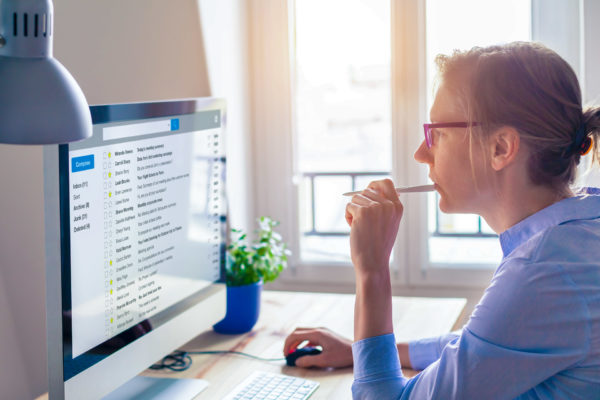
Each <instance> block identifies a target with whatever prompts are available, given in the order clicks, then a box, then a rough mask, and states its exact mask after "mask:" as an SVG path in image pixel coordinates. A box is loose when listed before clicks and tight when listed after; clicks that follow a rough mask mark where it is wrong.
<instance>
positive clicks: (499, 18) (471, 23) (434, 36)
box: [425, 0, 531, 268]
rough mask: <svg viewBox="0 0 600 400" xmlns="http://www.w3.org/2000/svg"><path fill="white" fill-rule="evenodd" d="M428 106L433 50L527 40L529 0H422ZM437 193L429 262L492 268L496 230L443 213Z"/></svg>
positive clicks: (431, 211)
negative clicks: (424, 5)
mask: <svg viewBox="0 0 600 400" xmlns="http://www.w3.org/2000/svg"><path fill="white" fill-rule="evenodd" d="M425 26H426V35H425V37H426V64H427V88H426V90H425V93H426V94H427V107H426V109H427V110H429V109H430V108H431V106H432V104H433V95H434V93H435V76H436V72H437V71H436V66H435V57H436V55H437V54H452V51H453V50H454V49H462V50H464V49H470V48H472V47H474V46H481V47H484V46H489V45H492V44H499V43H507V42H513V41H517V40H519V41H529V40H531V2H530V1H527V0H497V1H480V0H454V1H451V2H450V1H444V0H428V1H427V2H426V20H425ZM437 198H438V195H437V194H436V193H430V194H429V202H428V219H429V235H430V236H429V240H428V253H429V262H430V263H432V264H438V265H440V266H442V267H446V268H449V267H450V268H451V267H452V266H456V265H463V266H471V267H475V268H490V267H491V268H495V267H496V266H497V265H498V263H499V262H500V260H501V259H502V251H501V249H500V244H499V242H498V238H497V236H496V234H495V233H494V232H493V231H492V230H491V229H490V227H489V226H488V225H487V224H486V223H485V221H484V220H483V219H482V218H481V217H479V216H477V215H464V214H443V213H441V212H440V211H439V209H438V207H437V203H438V201H437Z"/></svg>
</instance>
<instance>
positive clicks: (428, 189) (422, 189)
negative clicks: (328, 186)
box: [344, 185, 435, 196]
mask: <svg viewBox="0 0 600 400" xmlns="http://www.w3.org/2000/svg"><path fill="white" fill-rule="evenodd" d="M434 190H435V186H434V185H421V186H411V187H405V188H396V193H419V192H433V191H434ZM359 193H362V190H359V191H358V192H348V193H344V196H354V195H355V194H359Z"/></svg>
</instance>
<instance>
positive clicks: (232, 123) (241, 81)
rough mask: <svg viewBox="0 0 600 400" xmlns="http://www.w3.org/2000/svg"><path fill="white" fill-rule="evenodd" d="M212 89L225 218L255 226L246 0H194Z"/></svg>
mask: <svg viewBox="0 0 600 400" xmlns="http://www.w3.org/2000/svg"><path fill="white" fill-rule="evenodd" d="M199 2H200V10H201V12H200V14H201V17H202V31H203V34H204V39H205V40H204V42H205V45H206V54H207V63H208V72H209V77H210V85H211V88H212V95H213V96H216V97H222V98H225V99H226V100H227V157H228V159H227V193H228V201H229V211H230V222H231V226H232V227H235V228H242V229H244V230H246V231H248V230H250V231H252V230H254V229H255V226H254V221H253V219H254V216H253V214H252V211H251V210H253V202H252V200H253V198H254V197H253V196H252V193H253V189H252V188H253V187H254V184H253V174H252V169H251V160H252V141H251V136H250V127H251V124H250V109H251V108H250V103H249V94H248V91H249V82H248V81H249V68H248V65H249V54H248V18H247V14H248V11H247V5H246V0H218V1H217V0H199Z"/></svg>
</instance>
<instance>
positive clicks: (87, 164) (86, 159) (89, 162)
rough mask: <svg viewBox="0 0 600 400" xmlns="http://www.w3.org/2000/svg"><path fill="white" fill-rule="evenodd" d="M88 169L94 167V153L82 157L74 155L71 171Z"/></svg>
mask: <svg viewBox="0 0 600 400" xmlns="http://www.w3.org/2000/svg"><path fill="white" fill-rule="evenodd" d="M88 169H94V155H93V154H89V155H87V156H81V157H73V158H72V159H71V172H79V171H85V170H88Z"/></svg>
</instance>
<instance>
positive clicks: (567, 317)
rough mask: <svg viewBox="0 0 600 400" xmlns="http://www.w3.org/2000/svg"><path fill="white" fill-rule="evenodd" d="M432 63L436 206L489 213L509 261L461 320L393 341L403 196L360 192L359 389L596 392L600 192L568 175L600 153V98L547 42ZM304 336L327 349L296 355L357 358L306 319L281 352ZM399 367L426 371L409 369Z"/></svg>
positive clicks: (366, 392) (498, 395)
mask: <svg viewBox="0 0 600 400" xmlns="http://www.w3.org/2000/svg"><path fill="white" fill-rule="evenodd" d="M436 61H437V65H438V70H439V76H440V78H441V79H440V86H439V88H438V91H437V94H436V97H435V102H434V104H433V106H432V108H431V112H430V117H431V121H432V122H433V124H432V125H428V124H426V125H425V140H424V141H423V143H422V144H421V146H420V147H419V148H418V150H417V151H416V153H415V159H416V160H417V161H418V162H422V163H426V164H427V165H428V166H429V171H430V173H429V176H430V178H431V180H432V181H433V182H434V183H435V188H436V190H437V191H438V192H439V194H440V203H439V207H440V209H441V210H442V211H444V212H448V213H476V214H479V215H481V216H482V217H483V218H484V219H485V220H486V222H487V223H488V224H489V225H490V227H492V229H494V231H495V232H497V233H498V234H499V236H500V244H501V247H502V251H503V259H502V262H501V263H500V266H499V267H498V268H497V270H496V272H495V274H494V276H493V278H492V281H491V283H490V286H489V287H488V288H487V289H486V291H485V293H484V295H483V297H482V299H481V301H480V303H479V304H478V305H477V306H476V308H475V310H474V311H473V314H472V315H471V317H470V319H469V321H468V323H467V324H466V325H465V326H464V327H463V329H462V331H460V332H459V333H457V334H448V335H444V336H442V337H438V338H431V339H425V340H421V341H416V342H412V343H410V344H408V345H407V344H399V345H398V347H396V344H395V342H394V336H393V327H392V305H391V304H392V303H391V285H390V274H389V268H388V260H389V255H390V252H391V249H392V246H393V244H394V240H395V238H396V233H397V230H398V225H399V223H400V220H401V218H402V212H403V207H402V203H401V202H400V199H399V198H398V196H397V195H396V193H395V191H394V186H393V184H392V182H391V181H389V180H385V181H377V182H372V183H371V184H370V185H369V187H368V188H367V189H366V190H364V191H363V192H362V193H361V194H359V195H356V196H354V197H353V198H352V201H351V202H350V203H349V204H348V205H347V207H346V220H347V222H348V224H349V225H350V227H351V229H350V244H351V256H352V262H353V264H354V268H355V273H356V306H355V331H354V335H355V337H354V340H355V342H354V343H353V344H352V355H353V363H354V377H355V380H354V384H353V387H352V392H353V395H354V398H360V399H397V398H400V399H405V398H415V399H428V398H441V399H452V398H462V399H512V398H522V399H538V398H542V399H563V398H564V399H578V398H581V399H592V398H596V399H598V398H600V191H599V190H598V189H584V190H580V191H577V192H574V191H572V190H571V184H572V183H573V181H574V178H575V173H576V167H577V165H578V164H579V161H580V158H581V156H582V155H583V154H586V153H587V152H589V151H590V149H591V148H592V147H593V151H594V159H597V156H598V139H599V136H600V108H592V109H588V110H586V111H583V110H582V106H581V92H580V89H579V84H578V82H577V78H576V76H575V74H574V72H573V70H572V69H571V67H570V66H569V65H568V64H567V63H566V62H565V61H564V60H563V59H562V58H560V57H559V56H558V55H557V54H556V53H554V52H553V51H551V50H549V49H547V48H546V47H544V46H542V45H540V44H534V43H522V42H517V43H511V44H507V45H504V46H491V47H487V48H473V49H472V50H470V51H467V52H455V53H454V54H453V55H452V56H438V58H437V60H436ZM592 143H593V144H592ZM304 339H307V340H309V341H310V342H311V344H313V345H321V346H323V348H324V351H323V353H322V354H321V355H319V356H314V357H304V358H305V359H306V360H302V359H300V360H299V361H298V364H299V365H301V366H303V365H304V366H309V365H311V364H312V365H317V366H327V365H331V366H344V365H348V364H351V361H350V360H349V342H348V341H347V340H345V339H343V338H340V337H339V336H337V335H335V334H333V333H332V332H329V331H327V330H324V329H317V330H311V329H298V330H296V331H295V332H294V333H293V334H292V335H290V336H289V337H288V339H287V340H286V343H285V349H284V352H285V353H287V352H288V351H289V350H290V348H293V347H295V346H297V345H298V343H299V342H300V341H302V340H304ZM398 354H399V356H400V357H398ZM399 358H400V360H399ZM401 364H402V365H403V366H412V367H413V368H415V369H423V371H422V372H421V373H420V374H418V375H417V376H416V377H414V378H412V379H407V378H405V377H403V376H402V371H401V369H400V365H401Z"/></svg>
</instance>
